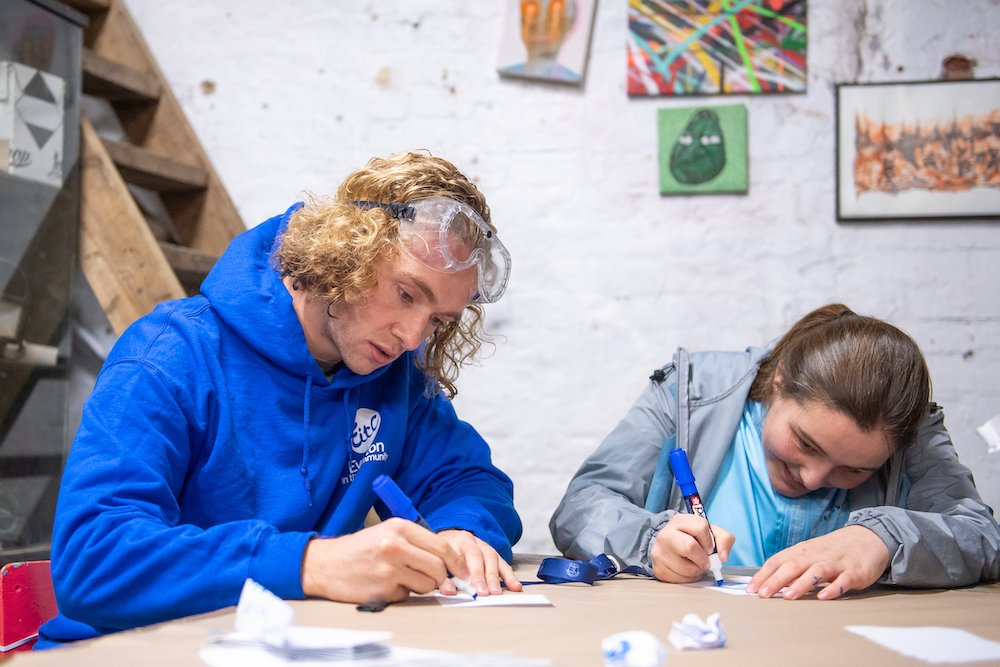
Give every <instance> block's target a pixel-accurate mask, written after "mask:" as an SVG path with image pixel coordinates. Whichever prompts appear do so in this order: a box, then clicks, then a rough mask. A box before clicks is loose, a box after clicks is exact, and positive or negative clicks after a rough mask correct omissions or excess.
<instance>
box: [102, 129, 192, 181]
mask: <svg viewBox="0 0 1000 667" xmlns="http://www.w3.org/2000/svg"><path fill="white" fill-rule="evenodd" d="M101 142H102V143H103V144H104V149H105V150H106V151H107V152H108V155H110V156H111V161H112V162H114V163H115V166H117V167H118V171H119V172H120V173H121V176H122V179H123V180H124V181H125V182H126V183H131V184H132V185H138V186H139V187H140V188H146V189H147V190H152V191H153V192H183V191H185V190H203V189H204V188H205V187H206V186H207V185H208V174H206V173H205V170H204V169H202V168H201V167H194V166H192V165H189V164H183V163H181V162H178V161H176V160H171V159H170V158H166V157H162V156H160V155H154V154H153V153H151V152H149V151H147V150H146V149H144V148H139V147H138V146H133V145H132V144H126V143H122V142H120V141H111V140H110V139H101Z"/></svg>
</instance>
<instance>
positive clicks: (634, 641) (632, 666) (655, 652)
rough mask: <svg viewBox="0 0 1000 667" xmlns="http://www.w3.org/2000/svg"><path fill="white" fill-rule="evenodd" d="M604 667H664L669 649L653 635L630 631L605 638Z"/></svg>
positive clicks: (602, 648) (602, 652) (602, 644)
mask: <svg viewBox="0 0 1000 667" xmlns="http://www.w3.org/2000/svg"><path fill="white" fill-rule="evenodd" d="M601 655H602V656H603V657H604V667H663V666H664V665H666V664H667V647H665V646H664V645H663V644H662V643H661V642H660V640H659V639H657V638H656V637H655V636H654V635H653V633H651V632H646V631H645V630H629V631H628V632H619V633H617V634H614V635H611V636H610V637H605V638H604V640H603V641H602V642H601Z"/></svg>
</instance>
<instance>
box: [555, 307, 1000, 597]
mask: <svg viewBox="0 0 1000 667" xmlns="http://www.w3.org/2000/svg"><path fill="white" fill-rule="evenodd" d="M651 380H652V381H651V382H650V385H649V387H648V388H647V389H646V391H644V392H643V394H642V395H641V396H640V397H639V399H638V400H637V401H636V403H635V404H634V405H633V407H632V408H631V410H630V411H629V412H628V414H627V415H626V417H625V419H623V420H622V421H621V422H620V423H619V425H618V426H617V427H616V428H615V430H614V431H613V432H612V433H611V434H610V435H609V436H608V437H607V438H606V439H605V440H604V442H603V443H602V444H601V446H600V448H598V450H597V451H596V452H595V453H594V454H593V455H591V456H590V457H589V458H588V459H587V461H586V462H585V463H584V464H583V466H582V467H581V468H580V470H579V471H578V472H577V473H576V475H575V476H574V478H573V480H572V481H571V482H570V484H569V488H568V489H567V491H566V495H565V496H564V498H563V500H562V502H561V503H560V505H559V507H558V508H557V510H556V512H555V514H554V515H553V517H552V520H551V521H550V524H549V526H550V529H551V531H552V535H553V538H554V539H555V542H556V545H557V546H558V547H559V548H560V549H561V550H562V551H563V552H564V553H565V554H566V555H567V556H569V557H571V558H585V559H590V558H592V557H593V556H595V555H596V554H598V553H610V554H612V555H614V556H616V557H617V558H618V559H619V560H620V561H622V562H623V564H624V565H641V566H643V567H644V568H645V569H646V570H647V572H649V573H651V574H652V575H653V576H655V577H656V578H658V579H660V580H663V581H668V582H688V581H694V580H696V579H699V578H700V577H701V575H702V573H703V572H704V571H705V570H706V569H708V567H709V553H710V551H711V549H712V546H713V534H714V539H715V543H716V544H717V546H718V551H719V554H720V556H721V557H722V560H728V562H729V563H730V564H736V565H744V566H760V570H759V571H758V572H757V574H756V575H755V576H754V577H753V579H752V580H751V582H750V584H749V585H748V587H747V590H748V591H749V592H751V593H758V594H759V595H761V596H762V597H770V596H771V595H773V594H774V593H776V592H778V591H781V590H782V589H784V592H783V596H784V597H785V598H786V599H795V598H798V597H801V596H802V595H804V594H805V593H807V592H809V591H810V590H812V589H813V588H815V587H816V586H817V585H819V584H821V583H824V582H825V583H829V584H830V585H828V586H826V587H825V588H823V590H821V591H819V592H818V593H817V597H819V598H820V599H831V598H835V597H838V596H840V595H841V594H843V593H844V592H845V591H847V590H851V589H862V588H866V587H867V586H869V585H871V584H873V583H876V582H880V583H889V584H897V585H903V586H930V587H948V586H961V585H967V584H972V583H976V582H980V581H991V580H996V579H997V576H998V567H1000V558H998V554H997V549H998V544H1000V529H998V527H997V523H996V520H995V519H994V517H993V513H992V510H991V509H990V508H989V507H987V506H986V505H985V504H983V502H982V500H981V499H980V497H979V493H978V492H977V491H976V487H975V484H974V482H973V479H972V474H971V472H970V471H969V470H968V469H967V468H966V467H965V466H963V465H962V464H961V463H959V462H958V457H957V455H956V453H955V449H954V447H953V446H952V444H951V439H950V437H949V435H948V432H947V430H945V427H944V416H943V413H942V412H941V408H940V407H939V406H937V405H936V404H934V403H932V402H931V401H930V376H929V373H928V371H927V365H926V363H925V361H924V358H923V355H922V354H921V352H920V349H919V348H918V346H917V344H916V343H915V342H914V341H913V339H911V338H910V337H909V336H907V335H906V334H905V333H903V332H902V331H900V330H899V329H897V328H896V327H894V326H892V325H890V324H888V323H886V322H883V321H881V320H878V319H875V318H872V317H864V316H860V315H857V314H855V313H854V312H853V311H851V310H850V309H849V308H847V307H846V306H844V305H842V304H831V305H829V306H825V307H823V308H819V309H817V310H815V311H813V312H812V313H809V314H808V315H806V316H805V317H804V318H802V319H801V320H800V321H799V322H797V323H796V324H795V325H794V326H793V327H792V328H791V329H790V330H789V331H788V333H786V334H785V335H784V336H783V337H782V338H781V339H780V340H779V341H778V342H777V343H776V344H772V345H771V346H769V347H767V348H753V347H751V348H748V349H747V350H746V351H745V352H706V353H697V354H691V355H688V353H687V351H686V350H683V349H680V350H678V353H677V355H675V357H674V360H673V362H672V363H671V364H669V365H667V366H665V367H663V368H662V369H659V370H657V371H656V372H655V373H654V374H653V376H652V378H651ZM677 447H679V448H683V449H685V450H686V451H687V454H688V457H689V458H690V460H691V465H692V469H693V472H694V475H695V477H696V478H697V480H698V487H699V489H700V491H701V493H702V494H703V498H705V499H706V509H707V510H708V515H709V516H710V517H711V518H712V521H713V525H712V527H711V532H710V530H709V524H708V522H707V521H705V520H704V519H702V518H699V517H696V516H694V515H692V514H684V513H679V512H678V510H679V509H680V508H681V505H682V502H683V499H682V498H681V494H680V493H679V490H678V489H677V488H676V485H674V483H673V475H672V472H671V469H670V466H669V464H668V462H667V459H668V457H667V454H668V452H669V451H670V450H672V449H674V448H677Z"/></svg>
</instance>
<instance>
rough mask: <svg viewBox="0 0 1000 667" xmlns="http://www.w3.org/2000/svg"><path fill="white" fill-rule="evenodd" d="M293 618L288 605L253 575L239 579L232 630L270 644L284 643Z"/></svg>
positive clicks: (292, 611) (290, 607)
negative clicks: (239, 588)
mask: <svg viewBox="0 0 1000 667" xmlns="http://www.w3.org/2000/svg"><path fill="white" fill-rule="evenodd" d="M294 621H295V611H294V610H293V609H292V606H291V605H290V604H288V603H287V602H285V601H284V600H282V599H281V598H279V597H278V596H277V595H275V594H274V593H272V592H271V591H269V590H267V589H266V588H264V587H263V586H261V585H260V584H258V583H257V582H256V581H254V580H253V579H247V580H246V581H245V582H243V590H242V591H240V600H239V604H237V605H236V631H237V632H240V633H243V634H245V635H247V636H249V637H251V638H253V639H256V640H258V641H262V642H266V643H268V644H270V645H272V646H281V645H282V644H284V643H285V635H286V634H287V633H288V628H289V627H291V625H292V623H293V622H294Z"/></svg>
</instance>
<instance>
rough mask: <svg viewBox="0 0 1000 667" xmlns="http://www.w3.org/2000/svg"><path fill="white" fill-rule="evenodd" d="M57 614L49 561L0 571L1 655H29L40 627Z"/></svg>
mask: <svg viewBox="0 0 1000 667" xmlns="http://www.w3.org/2000/svg"><path fill="white" fill-rule="evenodd" d="M57 613H58V610H57V609H56V595H55V592H54V591H53V590H52V571H51V570H50V569H49V561H47V560H34V561H26V562H23V563H9V564H7V565H4V566H3V567H2V568H0V652H2V653H7V652H13V651H30V650H31V647H32V646H33V645H34V644H35V642H36V641H38V626H40V625H41V624H42V623H44V622H45V621H47V620H49V619H50V618H52V617H53V616H55V615H56V614H57ZM2 653H0V654H2Z"/></svg>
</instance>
